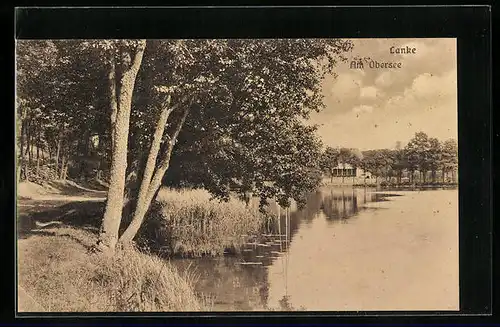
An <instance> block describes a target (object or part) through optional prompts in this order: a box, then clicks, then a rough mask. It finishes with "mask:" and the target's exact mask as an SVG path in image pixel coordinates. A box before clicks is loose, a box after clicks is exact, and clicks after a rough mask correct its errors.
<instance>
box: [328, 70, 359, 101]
mask: <svg viewBox="0 0 500 327" xmlns="http://www.w3.org/2000/svg"><path fill="white" fill-rule="evenodd" d="M362 78H363V74H360V73H349V72H348V73H343V74H339V75H338V77H337V78H336V79H335V81H334V82H333V85H332V87H331V93H332V95H333V96H335V97H339V98H343V99H345V98H355V97H358V96H359V90H360V89H361V84H362V83H361V80H362Z"/></svg>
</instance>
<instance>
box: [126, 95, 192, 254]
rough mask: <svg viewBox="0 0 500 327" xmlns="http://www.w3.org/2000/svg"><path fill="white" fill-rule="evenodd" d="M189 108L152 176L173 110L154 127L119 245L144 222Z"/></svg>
mask: <svg viewBox="0 0 500 327" xmlns="http://www.w3.org/2000/svg"><path fill="white" fill-rule="evenodd" d="M190 106H191V105H190V104H188V105H187V106H186V107H185V108H184V113H183V115H182V117H181V120H180V121H179V123H178V124H177V127H176V129H175V131H174V132H173V135H171V136H170V139H169V140H168V144H167V150H166V154H165V157H164V158H163V159H162V160H161V161H160V164H159V166H158V169H157V170H156V172H154V174H153V171H154V169H155V163H156V158H157V156H158V151H159V149H160V143H161V136H162V135H163V131H164V129H165V123H166V121H167V119H168V116H169V114H170V112H172V110H173V109H164V110H163V112H162V113H161V115H160V118H159V120H158V123H157V126H156V130H155V134H154V136H153V142H152V144H151V149H150V152H149V156H148V160H147V164H146V169H145V172H144V177H143V179H142V182H141V186H140V189H139V197H138V201H137V206H136V209H135V212H134V216H133V218H132V221H131V223H130V225H129V226H128V227H127V229H126V230H125V232H124V233H123V235H122V236H121V237H120V243H121V244H124V245H127V244H129V243H131V242H132V240H133V239H134V237H135V236H136V234H137V232H138V231H139V228H140V227H141V224H142V222H143V220H144V217H145V216H146V213H147V211H148V209H149V207H150V205H151V202H152V200H153V199H154V197H155V196H156V195H157V194H158V191H159V189H160V186H161V181H162V179H163V176H164V175H165V172H166V171H167V169H168V167H169V165H170V158H171V156H172V150H173V149H174V145H175V143H176V140H177V137H178V136H179V133H180V131H181V129H182V126H183V125H184V122H185V121H186V117H187V115H188V113H189V109H190Z"/></svg>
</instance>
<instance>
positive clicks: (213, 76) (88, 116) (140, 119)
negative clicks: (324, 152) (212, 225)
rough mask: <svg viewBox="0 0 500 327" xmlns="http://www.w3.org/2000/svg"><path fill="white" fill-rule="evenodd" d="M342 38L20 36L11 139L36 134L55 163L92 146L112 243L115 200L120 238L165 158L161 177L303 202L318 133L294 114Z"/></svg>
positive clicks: (308, 105)
mask: <svg viewBox="0 0 500 327" xmlns="http://www.w3.org/2000/svg"><path fill="white" fill-rule="evenodd" d="M351 49H352V43H351V42H350V41H347V40H337V39H280V40H148V41H145V40H99V41H97V40H75V41H20V42H18V46H17V51H18V84H17V92H18V110H19V113H20V115H19V118H20V120H21V122H22V124H21V125H22V126H23V128H21V129H22V132H21V133H20V138H19V141H20V148H21V150H23V140H24V143H26V142H31V143H33V142H32V140H40V142H41V141H43V142H45V144H43V145H42V144H39V145H38V144H37V146H36V147H37V149H41V150H42V154H43V153H44V152H49V153H50V154H49V156H48V157H49V158H48V159H49V160H48V162H49V164H53V163H54V161H55V165H56V169H57V170H61V171H64V170H65V169H67V166H68V163H70V166H75V165H81V164H82V163H83V162H86V160H87V158H88V157H89V156H91V155H93V154H94V155H96V156H97V157H98V158H100V160H99V161H100V162H99V165H98V167H97V170H98V171H100V172H101V173H103V177H104V178H105V177H107V178H108V179H109V182H110V189H109V192H108V203H107V207H106V213H105V215H104V220H103V228H102V231H101V232H102V233H103V235H104V234H106V235H108V236H107V238H108V239H110V240H109V242H108V240H105V242H104V243H109V246H110V247H111V248H114V242H115V241H113V240H116V238H117V235H118V234H117V233H118V231H117V228H118V225H119V223H120V221H121V216H122V205H121V203H124V204H131V207H132V209H131V210H130V214H131V217H132V219H131V224H130V226H129V228H127V230H125V232H124V234H123V235H122V238H123V239H124V240H125V241H129V240H131V239H132V238H133V237H134V235H135V233H136V231H137V229H138V227H139V226H140V224H141V222H142V219H143V218H144V215H145V213H146V211H147V210H148V207H149V203H151V200H152V199H153V198H154V196H155V195H156V193H157V192H158V189H159V186H160V185H161V183H162V180H163V177H164V175H165V173H166V172H167V171H169V169H170V167H172V172H173V173H174V172H175V174H173V173H169V174H168V175H167V178H166V181H170V182H175V183H177V184H180V183H181V182H183V183H191V184H195V185H197V186H203V187H205V188H207V189H208V190H209V191H211V192H212V193H213V194H214V195H215V196H217V197H219V198H221V199H227V197H228V196H229V192H230V191H232V192H236V193H239V194H240V195H241V196H242V197H244V196H248V195H249V194H252V195H255V196H259V197H260V198H261V204H262V205H265V203H266V201H267V200H268V199H270V198H274V197H277V198H278V199H279V201H280V203H281V204H283V205H288V203H289V200H290V198H293V199H295V200H297V201H299V202H301V201H302V200H303V199H304V198H305V194H306V193H307V192H309V191H311V190H313V189H314V188H315V187H316V186H317V185H318V183H319V180H320V174H321V172H320V167H319V160H318V159H319V156H320V148H321V144H320V142H319V140H318V139H317V137H316V136H315V134H314V131H315V127H307V126H305V125H303V119H304V118H307V117H308V115H309V113H310V112H311V111H318V110H321V108H322V107H323V101H322V100H323V99H322V97H323V95H322V91H321V81H322V79H323V77H324V76H325V75H326V74H331V75H334V74H335V71H334V69H335V66H336V64H337V62H338V61H339V60H345V58H344V56H343V54H344V53H345V52H348V51H350V50H351ZM37 112H40V113H37ZM26 117H37V123H40V124H38V125H37V126H40V127H39V128H32V127H31V126H32V125H30V124H29V119H27V118H26ZM33 133H36V134H37V137H33V135H32V134H33ZM96 140H97V141H96ZM29 147H31V148H33V145H32V144H30V145H29ZM24 148H27V147H26V146H24ZM54 149H57V150H54ZM92 151H94V152H92ZM25 152H26V151H21V153H22V155H21V156H20V158H21V159H23V158H24V153H25ZM52 152H57V155H55V154H52ZM59 152H61V153H59ZM29 153H31V152H29ZM59 156H61V157H62V159H63V160H62V163H60V162H59V161H60V159H59ZM37 157H38V156H37ZM42 157H43V155H42ZM54 157H55V158H54ZM29 161H30V162H31V160H29ZM87 166H88V165H87ZM27 171H28V167H27V166H26V168H25V169H24V172H25V175H26V173H27ZM78 171H80V172H82V171H84V169H83V168H82V169H79V170H78V169H77V170H76V171H75V172H71V173H70V175H71V177H77V176H76V175H78ZM26 178H27V177H26ZM124 195H126V199H124ZM132 213H133V214H132Z"/></svg>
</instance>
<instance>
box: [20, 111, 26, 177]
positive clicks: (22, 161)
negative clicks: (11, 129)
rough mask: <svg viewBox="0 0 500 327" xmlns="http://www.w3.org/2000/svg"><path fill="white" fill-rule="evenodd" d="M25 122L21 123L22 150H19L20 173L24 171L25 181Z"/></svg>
mask: <svg viewBox="0 0 500 327" xmlns="http://www.w3.org/2000/svg"><path fill="white" fill-rule="evenodd" d="M25 129H26V128H25V122H24V121H23V122H21V134H20V149H19V154H20V155H21V158H20V159H21V165H20V168H21V169H20V171H21V170H23V169H24V176H23V179H26V167H25V166H24V161H25V160H24V151H23V150H24V134H25ZM20 179H21V175H19V180H20Z"/></svg>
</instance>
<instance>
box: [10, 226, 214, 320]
mask: <svg viewBox="0 0 500 327" xmlns="http://www.w3.org/2000/svg"><path fill="white" fill-rule="evenodd" d="M95 241H96V240H95V235H94V234H92V233H89V232H86V231H84V230H81V229H74V228H55V229H45V230H43V231H38V232H35V231H34V232H33V233H32V235H30V236H28V237H27V238H25V239H20V240H19V241H18V285H19V287H20V291H19V297H18V299H19V300H18V302H19V311H50V312H106V311H117V312H125V311H194V310H207V309H208V308H207V307H206V306H205V305H204V304H203V303H201V302H200V299H199V297H197V296H196V294H195V292H194V290H193V287H192V284H193V280H192V278H191V277H190V276H189V275H186V274H182V275H181V274H180V273H179V272H178V271H176V270H175V269H174V268H173V267H172V266H170V265H169V264H168V263H166V262H165V261H164V260H160V259H159V258H157V257H155V256H151V255H146V254H144V253H140V252H139V251H137V250H134V249H130V250H126V251H123V252H119V253H117V255H115V256H114V257H112V258H108V257H105V256H102V255H96V254H90V253H89V252H88V248H89V247H90V246H91V245H92V244H94V243H95Z"/></svg>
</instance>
